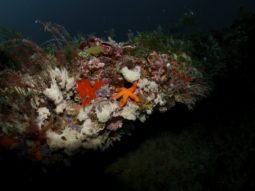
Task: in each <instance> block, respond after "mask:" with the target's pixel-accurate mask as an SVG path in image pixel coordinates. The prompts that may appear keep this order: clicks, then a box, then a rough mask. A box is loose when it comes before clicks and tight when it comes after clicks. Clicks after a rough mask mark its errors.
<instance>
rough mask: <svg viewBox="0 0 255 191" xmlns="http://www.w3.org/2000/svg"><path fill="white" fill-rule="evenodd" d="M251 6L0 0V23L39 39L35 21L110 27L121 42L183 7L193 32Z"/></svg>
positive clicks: (165, 23)
mask: <svg viewBox="0 0 255 191" xmlns="http://www.w3.org/2000/svg"><path fill="white" fill-rule="evenodd" d="M242 6H243V7H246V8H249V9H251V10H255V1H253V0H0V25H1V26H4V27H8V28H12V29H14V30H15V31H19V32H20V33H22V34H23V35H24V36H26V37H29V38H31V39H32V40H36V41H38V42H44V41H45V40H47V39H48V38H49V36H47V35H46V34H44V33H43V31H42V28H41V27H40V26H39V25H36V24H35V22H34V21H35V20H37V19H39V20H42V21H52V22H55V23H58V24H60V25H63V26H65V27H66V28H67V30H68V31H70V32H71V34H72V35H77V34H78V33H81V34H92V33H93V34H97V35H100V36H103V35H105V32H104V31H109V30H111V29H115V32H116V38H117V39H118V40H125V39H126V37H127V36H126V34H127V31H128V30H129V29H130V30H132V31H151V30H155V29H156V28H157V27H158V26H159V25H160V26H162V27H163V28H168V27H169V26H171V25H173V24H174V23H175V22H176V21H177V20H178V19H179V18H180V17H182V16H183V14H184V13H185V12H187V11H193V12H194V14H195V16H196V17H197V20H198V24H197V26H196V27H195V28H194V30H196V31H205V30H209V29H215V28H221V27H223V26H225V25H226V24H229V23H231V22H232V20H233V19H234V18H235V17H236V16H237V15H238V11H239V8H240V7H242Z"/></svg>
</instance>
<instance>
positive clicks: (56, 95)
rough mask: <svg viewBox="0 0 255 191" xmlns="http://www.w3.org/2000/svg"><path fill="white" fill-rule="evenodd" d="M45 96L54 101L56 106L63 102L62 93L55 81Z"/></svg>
mask: <svg viewBox="0 0 255 191" xmlns="http://www.w3.org/2000/svg"><path fill="white" fill-rule="evenodd" d="M43 94H44V95H46V96H47V97H48V98H49V99H50V100H52V101H54V103H55V104H56V105H57V104H59V103H60V102H61V101H62V100H63V95H62V92H61V91H60V89H59V87H58V85H57V83H56V81H55V80H52V83H51V86H50V88H47V89H45V90H44V91H43Z"/></svg>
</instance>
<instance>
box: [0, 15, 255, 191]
mask: <svg viewBox="0 0 255 191" xmlns="http://www.w3.org/2000/svg"><path fill="white" fill-rule="evenodd" d="M38 22H39V21H38ZM254 23H255V14H254V13H245V12H243V13H241V14H240V16H239V17H238V18H237V19H236V20H235V22H234V23H233V24H231V25H230V26H227V27H226V28H224V29H222V30H217V31H210V32H209V33H203V34H201V33H199V34H191V35H187V34H176V33H175V34H172V33H171V34H165V33H162V32H159V31H154V32H143V33H138V34H136V35H134V36H132V38H130V39H129V41H128V42H125V43H116V42H114V41H112V40H111V39H108V40H103V39H99V38H95V37H91V38H85V37H81V38H77V39H72V38H71V37H70V36H68V33H67V32H66V31H65V29H64V28H63V27H60V26H56V25H55V24H54V26H56V27H54V28H55V29H56V28H58V30H55V32H56V31H62V32H61V33H59V34H61V35H60V36H58V35H59V34H56V33H53V34H54V35H53V36H54V38H53V39H51V40H49V41H48V42H47V43H46V44H44V46H41V48H39V47H38V46H37V45H36V47H37V48H39V49H37V48H36V47H34V48H36V49H31V48H32V47H33V46H31V45H32V44H33V45H35V43H32V42H31V41H29V40H25V39H24V38H23V37H22V36H21V35H20V34H17V33H15V32H12V31H9V30H6V29H1V28H0V31H1V32H0V33H1V35H0V39H1V42H2V43H1V48H0V68H1V72H3V71H5V72H7V71H8V72H11V74H15V77H13V78H7V76H8V75H6V77H3V78H2V79H1V81H0V82H1V84H4V85H5V86H6V87H7V88H6V89H8V90H10V91H9V92H8V91H6V92H4V91H3V90H1V92H3V93H1V97H0V98H1V99H0V103H1V122H2V121H4V122H8V121H10V122H9V124H14V121H15V119H16V118H15V116H16V115H18V116H20V118H18V119H19V120H20V121H19V120H17V121H16V123H17V122H19V124H21V125H22V126H24V127H33V126H32V125H28V124H27V125H26V124H25V123H24V122H25V120H24V119H26V120H27V119H33V120H34V122H33V123H32V124H34V127H36V128H35V129H33V128H31V129H25V130H24V131H23V132H22V133H21V132H18V130H17V129H16V128H15V127H16V126H12V127H10V128H9V131H8V132H7V131H5V132H3V130H4V128H5V127H6V125H8V123H7V124H2V123H1V124H0V126H1V147H0V169H1V175H2V177H1V185H2V186H3V185H7V186H8V188H10V187H12V185H17V184H18V185H19V186H20V187H21V186H22V185H24V186H25V187H26V188H27V187H30V186H31V187H33V189H34V188H38V185H39V186H40V187H45V188H46V189H48V188H49V186H51V187H52V185H54V186H58V188H59V187H61V186H72V188H79V189H80V185H81V184H82V185H83V186H86V188H89V187H91V188H92V189H93V190H97V189H98V190H99V189H100V190H102V189H109V190H129V191H130V190H133V191H140V190H141V191H142V190H196V191H202V190H212V191H214V190H224V191H226V190H231V191H233V190H255V189H254V188H255V183H254V177H255V165H254V160H255V152H254V151H255V149H254V148H255V147H254V140H255V131H254V125H255V120H254V113H255V110H254V108H255V102H254V97H255V94H254V92H255V90H254V85H253V84H254V81H255V80H254V69H253V68H254V66H253V65H254V44H255V35H254V34H255V24H254ZM44 24H46V23H44ZM45 26H47V27H46V28H45V30H46V31H48V30H49V29H50V26H52V24H50V23H48V25H45ZM89 39H97V40H96V41H97V42H99V43H98V44H97V45H96V46H94V45H92V46H88V45H87V44H88V42H89V41H90V40H89ZM92 41H93V43H94V41H95V40H92ZM27 42H29V43H32V44H30V45H28V44H26V43H27ZM105 42H107V44H109V45H108V46H110V45H111V46H114V47H116V48H121V49H122V53H121V54H120V55H121V56H120V57H118V56H117V58H114V56H113V54H112V55H111V56H110V55H107V54H105V50H104V48H102V47H104V44H105ZM20 50H22V51H20ZM34 50H36V51H34ZM39 50H40V51H39ZM119 50H120V49H119ZM115 51H117V49H115ZM117 52H119V51H117ZM34 53H36V54H35V55H41V57H40V58H39V57H36V56H32V57H31V55H33V54H34ZM38 53H42V54H38ZM119 53H120V52H119ZM183 53H184V54H183ZM151 54H152V55H153V56H156V55H157V58H160V59H162V54H163V55H168V56H167V57H168V58H172V57H173V55H174V54H176V55H177V57H178V55H179V56H180V55H182V56H183V55H185V54H186V55H185V56H184V57H185V58H186V59H185V58H184V59H183V58H181V59H180V58H179V59H176V58H175V59H176V63H177V65H179V66H180V65H182V64H183V63H186V64H187V65H186V64H184V65H185V66H188V67H187V68H190V69H191V68H192V70H193V69H196V70H197V71H199V73H197V74H199V75H200V76H199V77H198V76H197V77H196V78H194V77H193V78H194V79H193V78H192V80H191V81H190V82H185V80H184V78H181V77H180V75H178V77H176V79H178V80H179V82H180V83H181V84H183V88H184V89H179V90H178V91H176V92H175V93H174V95H178V94H176V93H177V92H178V93H180V92H182V91H184V90H188V89H187V88H188V87H189V86H190V85H192V84H197V85H198V84H199V85H198V87H201V88H202V87H203V92H204V93H205V96H206V95H208V92H209V93H210V95H209V96H208V97H207V98H206V99H202V100H201V101H199V102H197V103H196V106H195V107H194V109H193V110H189V109H187V107H186V106H187V105H190V104H187V103H191V102H180V100H178V96H177V99H176V98H175V97H174V99H173V100H174V103H175V105H174V107H172V108H171V109H170V107H169V108H168V109H169V110H167V111H165V112H164V113H162V112H161V111H162V110H159V109H160V108H161V106H160V104H159V105H155V102H154V100H153V101H151V103H153V106H154V107H152V110H153V113H152V114H150V115H149V114H147V110H146V109H144V108H141V110H140V109H138V110H136V115H135V116H136V119H135V120H130V119H124V117H120V116H119V117H117V119H120V121H121V122H122V126H119V125H117V126H114V127H117V128H113V129H106V128H103V129H102V130H100V131H99V132H98V133H97V134H93V135H92V136H91V137H88V138H86V140H88V142H87V143H89V141H90V145H92V144H91V143H93V141H92V140H93V139H94V140H96V139H97V137H98V136H99V135H104V136H105V135H106V133H107V132H108V133H109V134H108V135H107V136H106V139H105V140H111V141H112V143H114V142H115V143H114V144H113V145H114V146H110V145H109V146H110V147H109V146H108V147H104V146H105V143H103V142H101V143H99V144H95V143H94V144H93V146H94V147H90V148H89V147H88V145H87V147H86V148H85V147H83V145H80V146H77V145H75V147H73V148H72V149H70V148H71V147H68V145H66V147H64V146H62V148H58V147H57V146H56V145H55V146H56V147H55V148H53V147H52V146H50V144H49V143H50V142H48V141H49V140H50V139H48V138H47V131H48V130H49V131H50V132H52V133H54V132H55V133H57V134H58V135H60V134H62V133H63V132H64V130H65V128H69V130H73V129H71V128H70V126H68V127H66V126H64V127H63V126H62V129H58V127H60V126H61V123H60V124H59V123H56V121H58V120H59V121H61V119H65V117H70V116H69V115H70V114H68V113H67V111H68V109H67V108H66V107H64V109H63V112H61V113H57V110H56V109H57V106H58V104H55V102H54V101H53V100H51V99H50V98H49V97H47V96H46V94H45V93H44V92H47V93H49V92H50V91H49V89H52V88H51V84H52V83H53V82H54V80H53V79H54V78H53V79H52V76H51V75H52V74H51V73H54V72H55V73H59V74H60V73H61V75H62V73H64V74H65V73H67V75H66V74H65V75H63V76H65V77H64V78H63V79H70V78H72V77H75V75H74V74H81V73H80V72H79V71H80V69H79V68H78V67H76V66H74V65H72V64H71V63H76V62H75V59H79V60H82V61H84V62H89V61H90V60H91V59H93V60H97V62H96V63H98V59H99V60H100V61H101V59H102V58H103V57H104V58H106V59H108V60H109V62H106V61H103V62H101V63H104V64H105V65H104V66H102V65H103V64H99V65H100V67H99V69H94V70H88V71H89V72H92V74H96V73H97V72H96V71H101V70H102V69H101V68H102V67H103V68H104V67H106V68H107V65H108V64H113V63H114V64H116V63H117V64H116V65H118V63H120V62H122V60H123V59H122V58H123V56H125V57H126V56H127V57H128V58H131V66H133V67H130V65H129V64H125V65H123V67H122V65H120V67H121V68H125V66H126V67H127V69H128V70H126V69H125V70H124V69H123V70H124V71H129V70H130V72H134V73H133V74H140V76H139V75H136V78H138V77H139V79H138V80H135V81H134V82H129V81H128V80H127V79H126V77H125V75H124V74H125V72H124V73H123V71H122V70H121V68H118V69H117V68H113V70H116V73H118V76H119V77H120V79H121V81H122V82H121V83H120V82H119V81H117V80H111V83H109V84H110V86H112V87H113V89H112V90H111V91H110V94H109V96H108V97H106V98H107V99H106V100H108V99H110V100H111V103H112V102H113V103H116V107H118V109H119V110H120V111H121V110H123V109H124V108H125V107H127V106H129V104H130V103H131V104H133V105H135V106H137V107H138V108H140V106H141V105H142V104H143V98H142V96H141V95H140V94H141V92H142V94H143V93H144V92H143V91H144V90H141V89H139V81H140V80H141V79H142V78H143V77H144V76H146V78H148V81H151V82H155V83H156V84H158V88H159V89H161V88H162V87H163V86H162V85H163V84H164V83H165V82H166V83H167V82H170V81H171V76H170V77H169V78H168V79H167V80H166V81H163V83H162V84H161V83H160V82H159V81H157V79H156V78H155V79H152V76H154V75H152V73H148V74H147V75H146V74H143V71H144V69H143V67H141V66H143V65H141V63H140V64H133V62H134V61H133V60H134V59H135V60H136V59H138V60H140V59H141V60H144V61H145V63H146V64H148V66H150V64H149V60H148V56H149V55H151ZM77 55H78V56H77ZM35 58H36V59H35ZM46 58H47V59H46ZM149 58H150V57H149ZM187 58H188V59H187ZM45 59H46V60H49V61H50V62H46V60H45ZM42 61H44V63H45V64H43V62H42ZM168 61H169V60H168ZM32 63H39V64H38V65H36V64H32ZM170 63H171V62H170ZM26 64H28V65H26ZM51 65H52V66H53V67H51ZM137 65H138V66H140V72H138V71H139V69H137V68H136V66H137ZM38 66H39V67H38ZM49 66H50V67H49ZM37 67H38V68H39V69H38V68H37ZM87 67H91V66H88V65H87ZM149 68H151V70H150V71H154V69H153V67H152V66H151V67H149ZM187 68H186V69H185V71H187ZM163 69H164V67H163ZM77 70H78V72H77ZM32 71H33V72H32ZM43 71H44V72H45V73H44V74H45V76H44V75H41V74H42V72H43ZM65 71H66V72H65ZM71 71H72V72H71ZM146 71H147V70H146ZM166 71H168V72H169V73H170V74H172V73H171V69H170V68H169V69H167V70H166ZM178 71H179V72H180V71H182V68H178ZM116 73H115V74H116ZM39 74H40V75H39ZM103 74H104V72H103ZM156 74H159V73H156ZM185 74H186V73H185ZM188 74H189V73H188ZM201 74H202V75H201ZM26 75H27V76H32V77H31V79H34V77H35V79H37V82H38V87H39V85H40V84H45V85H44V86H43V87H42V89H41V90H40V91H37V92H33V94H31V97H29V96H25V95H24V93H25V92H24V91H23V92H20V90H23V89H24V90H26V91H28V88H30V87H23V88H22V86H20V84H21V82H22V83H24V82H23V81H20V80H19V79H23V80H25V79H26V78H25V76H26ZM189 75H190V74H189ZM87 76H88V78H86V77H87ZM87 76H78V77H77V78H74V82H73V84H74V86H73V87H72V88H73V89H72V90H70V92H73V96H70V100H69V99H68V98H67V96H66V93H65V91H66V89H64V88H62V85H61V84H62V83H61V82H62V81H61V78H56V79H55V81H56V86H57V87H58V89H59V91H60V92H61V94H62V96H63V100H62V101H64V100H65V101H66V103H69V102H70V101H73V99H74V96H76V97H77V98H76V99H77V100H75V101H74V102H75V104H77V105H79V108H83V109H85V108H87V107H88V106H90V107H93V106H92V105H93V104H94V103H95V101H96V100H98V99H99V98H100V96H99V94H98V93H97V92H100V94H101V89H102V87H104V83H105V82H104V81H103V82H104V83H102V82H101V80H102V79H91V77H92V76H91V75H90V74H89V73H88V74H87ZM103 76H104V78H106V77H105V75H103ZM137 76H138V77H137ZM191 76H192V75H191ZM67 77H68V78H67ZM133 77H134V76H133ZM38 78H40V79H41V80H38ZM44 79H46V80H45V81H44ZM27 82H28V80H27V81H26V83H27ZM31 82H33V81H32V80H31ZM113 82H116V84H115V83H113ZM28 83H30V81H29V82H28ZM119 83H120V84H119ZM33 84H34V83H33ZM63 84H64V85H65V88H66V87H67V80H66V81H65V82H63ZM64 85H63V86H64ZM15 86H18V87H19V88H18V90H16V89H17V88H14V87H15ZM1 87H2V86H1ZM35 87H37V84H35ZM38 87H37V88H38ZM78 87H79V88H78ZM108 87H109V86H108ZM118 88H123V89H118ZM30 89H32V88H30ZM84 89H88V90H91V91H92V93H90V92H91V91H88V92H85V91H83V90H84ZM134 89H135V90H134ZM170 89H171V88H170ZM45 90H47V91H45ZM107 90H108V88H107ZM117 90H124V92H128V93H130V95H132V96H134V99H133V98H132V97H128V98H127V99H125V100H126V101H125V102H126V103H125V102H124V101H123V100H124V99H123V98H124V97H123V96H122V97H121V96H120V95H121V94H119V93H120V92H122V91H117ZM129 90H130V91H129ZM163 90H164V89H163ZM10 92H12V93H13V97H12V96H10V95H11V94H12V93H10ZM93 92H95V94H94V93H93ZM163 92H167V91H166V90H164V91H163ZM188 92H190V91H187V93H188ZM84 94H85V95H87V96H83V95H84ZM158 94H159V93H158V92H156V93H155V95H158ZM33 95H37V96H38V95H39V98H40V99H41V98H42V99H43V100H44V101H45V102H44V103H41V102H40V101H39V105H38V106H39V107H45V108H47V109H48V110H49V113H50V114H49V115H47V118H45V119H44V120H42V119H43V118H39V113H38V109H36V108H32V107H31V108H28V107H26V105H25V104H24V103H29V104H31V100H33V99H34V98H33ZM146 95H148V96H151V95H150V94H146ZM187 95H190V94H187ZM119 96H120V97H119ZM182 96H183V95H182ZM182 96H180V97H182ZM118 97H119V98H118ZM195 97H196V99H199V98H201V97H203V96H200V95H199V96H198V95H197V94H193V95H192V96H191V97H190V98H191V100H193V101H194V98H195ZM114 98H115V99H116V100H115V99H114ZM137 98H138V99H137ZM8 99H9V100H11V101H12V102H13V103H12V102H10V101H8ZM16 99H17V100H19V101H15V100H16ZM100 99H101V98H100ZM24 100H26V102H25V101H24ZM21 101H22V103H23V104H22V103H20V102H21ZM32 103H33V101H32ZM99 103H100V102H99ZM122 103H123V105H122ZM183 103H184V104H183ZM166 105H167V104H166ZM38 106H37V108H39V107H38ZM191 106H194V104H191V105H190V107H191ZM16 111H18V112H16ZM21 111H24V112H25V113H21ZM41 111H42V112H43V111H45V110H44V109H42V110H41ZM73 111H76V110H73ZM102 111H103V109H102ZM5 112H9V114H10V115H6V114H5ZM31 112H33V116H32V115H30V116H28V118H22V114H26V115H27V114H31ZM96 112H97V106H96V105H95V106H94V110H91V111H90V112H88V114H89V116H88V117H89V118H90V119H91V121H93V122H96V121H97V120H99V118H98V115H97V113H96ZM114 112H115V111H113V113H111V114H110V118H109V120H111V119H115V118H112V116H113V114H114ZM90 114H92V115H90ZM139 114H144V115H145V116H146V122H145V123H143V122H140V121H141V120H140V118H139ZM3 115H4V116H5V117H6V118H4V117H3ZM101 116H103V115H101ZM21 119H23V120H21ZM39 119H41V121H42V123H41V129H40V131H38V123H39V122H40V120H39ZM71 119H72V120H73V121H72V123H74V122H77V124H78V126H79V127H78V128H82V125H83V124H84V121H78V118H76V116H75V115H73V116H72V115H71ZM50 120H51V121H52V122H53V123H52V124H54V125H55V126H48V127H47V126H46V125H47V124H49V122H50ZM63 121H64V120H63ZM63 123H65V124H69V123H68V122H66V121H64V122H63ZM98 123H100V124H104V125H105V126H103V127H106V125H107V122H106V123H104V122H99V121H98ZM117 124H118V123H117ZM4 125H5V127H4ZM21 125H20V126H17V127H21ZM66 132H67V130H66ZM130 134H131V135H132V136H129V135H130ZM112 136H118V137H120V139H121V141H115V140H112ZM70 140H71V139H69V141H70ZM101 140H102V139H101ZM74 143H78V144H80V143H79V142H78V141H77V142H74ZM106 148H107V149H106ZM102 149H103V150H104V149H105V150H104V152H101V150H102ZM45 152H47V154H46V153H45ZM17 155H19V156H18V157H17ZM69 157H70V158H71V162H70V163H69V160H68V159H69ZM47 158H48V159H47ZM31 159H32V160H34V161H33V162H31ZM59 160H61V161H62V162H64V163H63V164H62V163H61V162H56V161H59ZM38 161H39V162H38ZM41 161H43V162H46V163H41ZM49 163H52V164H50V165H49ZM14 183H15V184H14Z"/></svg>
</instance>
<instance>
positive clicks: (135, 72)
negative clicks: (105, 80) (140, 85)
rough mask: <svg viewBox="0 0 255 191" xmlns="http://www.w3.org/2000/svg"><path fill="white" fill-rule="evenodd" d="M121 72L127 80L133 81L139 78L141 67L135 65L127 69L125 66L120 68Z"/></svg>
mask: <svg viewBox="0 0 255 191" xmlns="http://www.w3.org/2000/svg"><path fill="white" fill-rule="evenodd" d="M121 74H122V75H123V77H124V78H125V80H127V81H128V82H134V81H137V80H139V79H140V77H141V67H140V66H136V67H135V68H133V69H128V67H127V66H125V67H123V68H122V69H121Z"/></svg>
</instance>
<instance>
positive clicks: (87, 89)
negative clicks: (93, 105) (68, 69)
mask: <svg viewBox="0 0 255 191" xmlns="http://www.w3.org/2000/svg"><path fill="white" fill-rule="evenodd" d="M102 85H103V81H102V80H97V81H96V82H95V83H94V84H93V85H92V84H91V83H90V81H89V80H88V79H82V80H80V81H78V82H77V83H76V90H77V92H78V93H79V95H80V97H81V102H82V105H83V106H86V105H88V104H89V103H90V102H91V101H92V100H93V99H95V98H96V91H97V90H98V89H100V88H101V87H102Z"/></svg>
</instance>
